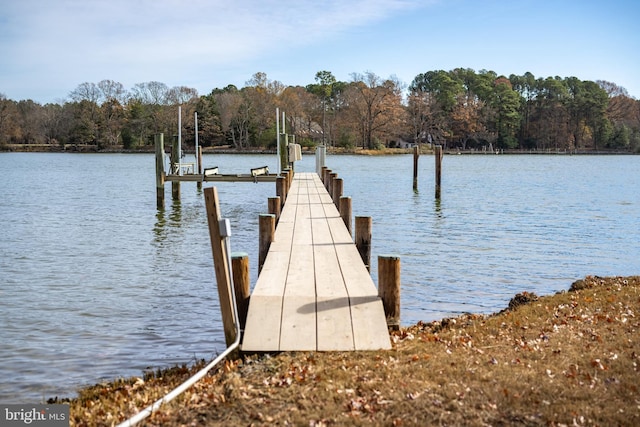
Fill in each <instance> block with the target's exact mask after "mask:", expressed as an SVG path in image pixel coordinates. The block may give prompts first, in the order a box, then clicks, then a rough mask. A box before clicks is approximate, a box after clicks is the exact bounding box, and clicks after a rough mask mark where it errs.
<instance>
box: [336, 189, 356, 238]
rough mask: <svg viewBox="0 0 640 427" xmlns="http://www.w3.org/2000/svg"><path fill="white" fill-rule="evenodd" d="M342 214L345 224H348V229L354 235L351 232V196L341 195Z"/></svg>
mask: <svg viewBox="0 0 640 427" xmlns="http://www.w3.org/2000/svg"><path fill="white" fill-rule="evenodd" d="M339 211H340V216H341V217H342V220H343V221H344V225H346V226H347V231H348V232H349V235H350V236H353V234H352V233H351V197H344V196H343V197H340V209H339Z"/></svg>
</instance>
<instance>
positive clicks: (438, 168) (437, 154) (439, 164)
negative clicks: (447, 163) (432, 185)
mask: <svg viewBox="0 0 640 427" xmlns="http://www.w3.org/2000/svg"><path fill="white" fill-rule="evenodd" d="M433 154H434V156H435V158H436V199H439V198H440V184H441V182H442V179H441V178H442V155H443V154H442V145H436V147H435V149H434V151H433Z"/></svg>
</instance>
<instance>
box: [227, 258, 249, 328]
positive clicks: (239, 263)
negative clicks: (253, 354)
mask: <svg viewBox="0 0 640 427" xmlns="http://www.w3.org/2000/svg"><path fill="white" fill-rule="evenodd" d="M231 269H232V270H233V290H234V292H235V293H236V304H237V305H238V320H239V321H240V329H243V330H244V325H245V324H246V323H247V311H248V310H249V296H250V291H249V288H250V283H251V281H250V280H249V255H248V254H246V253H244V252H234V253H232V254H231Z"/></svg>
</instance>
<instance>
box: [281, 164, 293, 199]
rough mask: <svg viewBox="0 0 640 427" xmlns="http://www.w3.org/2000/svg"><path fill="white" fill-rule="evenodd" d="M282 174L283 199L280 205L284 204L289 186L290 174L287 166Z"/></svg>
mask: <svg viewBox="0 0 640 427" xmlns="http://www.w3.org/2000/svg"><path fill="white" fill-rule="evenodd" d="M282 176H284V201H283V202H282V206H284V203H285V202H286V201H287V196H288V195H289V188H290V187H291V174H290V173H289V169H288V168H287V169H285V170H284V172H282Z"/></svg>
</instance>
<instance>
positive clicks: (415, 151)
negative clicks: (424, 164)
mask: <svg viewBox="0 0 640 427" xmlns="http://www.w3.org/2000/svg"><path fill="white" fill-rule="evenodd" d="M419 157H420V147H418V146H417V145H415V146H414V147H413V191H418V158H419Z"/></svg>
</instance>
